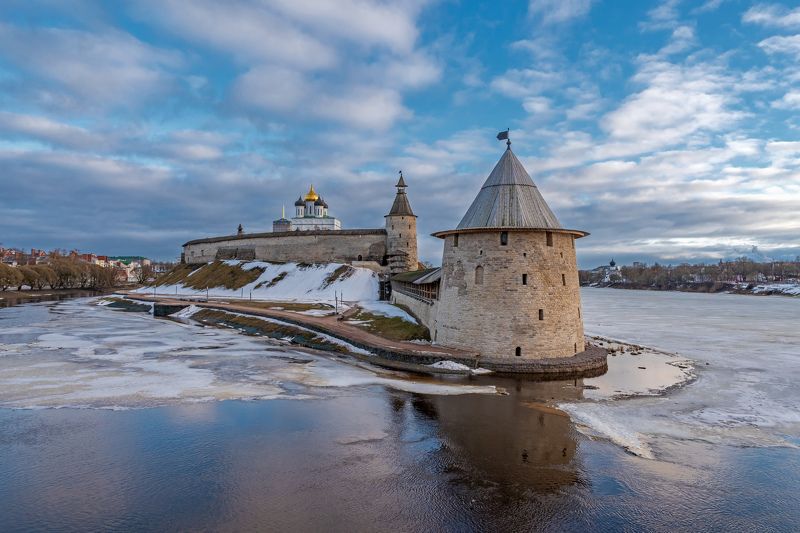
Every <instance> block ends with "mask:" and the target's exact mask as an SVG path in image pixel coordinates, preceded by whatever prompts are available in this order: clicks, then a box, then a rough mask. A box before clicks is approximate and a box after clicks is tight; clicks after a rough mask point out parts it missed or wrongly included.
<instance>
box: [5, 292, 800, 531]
mask: <svg viewBox="0 0 800 533" xmlns="http://www.w3.org/2000/svg"><path fill="white" fill-rule="evenodd" d="M94 302H95V300H93V299H85V298H82V299H75V300H67V301H61V302H40V303H32V304H26V305H20V306H15V307H9V308H5V309H0V429H2V432H0V529H1V530H3V531H29V530H41V529H47V530H67V531H69V530H82V531H85V530H98V531H99V530H102V531H122V530H126V531H127V530H137V531H165V530H166V531H170V530H198V529H211V530H229V531H234V530H238V531H241V530H253V529H259V530H278V531H308V530H311V531H314V530H320V531H321V530H325V531H381V530H387V529H389V530H395V531H420V530H441V531H465V530H511V531H530V530H549V531H554V530H555V531H587V530H590V531H608V530H629V531H643V530H644V531H660V530H675V529H691V530H694V531H731V530H736V531H790V530H795V529H797V527H798V524H800V511H799V509H800V454H799V453H798V448H797V446H798V445H800V439H799V438H798V435H800V421H799V420H798V413H800V391H799V390H798V387H797V385H796V378H797V377H798V376H799V375H800V328H798V318H799V317H800V299H791V298H783V297H754V296H735V295H703V294H688V293H665V292H643V291H624V290H614V289H586V290H584V292H583V304H584V310H585V312H584V316H585V320H586V329H587V332H588V333H591V334H596V335H602V336H605V337H610V338H615V339H621V340H627V341H631V342H634V343H639V344H643V345H649V346H653V347H657V348H659V349H662V350H665V351H668V352H675V353H677V354H680V356H681V357H682V358H686V359H689V360H690V361H692V366H693V367H694V371H693V372H694V373H695V374H696V379H694V381H692V382H691V383H689V384H687V385H685V386H682V387H678V388H675V389H674V390H670V391H669V392H667V393H666V394H664V395H660V396H647V397H634V398H625V399H619V398H617V399H609V398H606V399H591V394H588V393H589V392H591V389H587V388H584V387H586V385H588V384H590V383H596V382H593V381H592V380H577V381H566V382H560V381H553V382H545V383H533V382H529V381H525V380H520V379H512V378H499V377H494V376H481V377H470V378H463V377H458V378H450V379H444V378H440V379H434V378H418V377H413V376H408V375H405V374H402V373H395V372H386V371H381V370H378V369H374V368H371V367H370V366H369V365H363V364H356V363H355V362H353V361H350V360H347V359H346V358H345V359H342V358H337V357H335V356H332V355H326V354H315V353H308V352H302V351H298V350H295V349H294V348H293V347H291V346H278V345H275V344H274V343H269V342H267V341H266V340H264V339H260V338H254V337H246V336H243V335H241V334H239V333H237V332H235V331H230V330H224V329H214V328H201V327H197V326H196V325H193V324H190V323H180V322H175V321H169V320H161V319H153V318H152V317H149V316H147V315H145V314H142V313H126V312H122V311H115V310H111V309H108V308H105V307H103V306H98V305H95V304H94ZM706 363H708V364H706ZM643 372H644V371H643ZM498 391H499V392H502V393H503V394H498V393H497V392H498Z"/></svg>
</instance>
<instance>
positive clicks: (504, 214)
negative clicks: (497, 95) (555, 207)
mask: <svg viewBox="0 0 800 533" xmlns="http://www.w3.org/2000/svg"><path fill="white" fill-rule="evenodd" d="M507 144H508V147H507V149H506V151H505V153H503V156H502V157H501V158H500V160H499V161H498V162H497V164H496V165H495V167H494V170H492V172H491V174H489V177H488V178H487V179H486V181H485V183H484V184H483V187H481V190H480V191H479V192H478V195H477V196H476V197H475V200H474V201H473V202H472V205H470V207H469V209H468V210H467V212H466V214H465V215H464V217H463V218H462V219H461V222H460V223H459V224H458V226H456V228H455V229H452V230H447V231H441V232H438V233H434V236H435V237H439V238H441V239H443V240H444V252H443V256H442V274H441V275H442V277H441V289H440V294H439V304H438V310H437V314H436V322H435V324H434V326H433V328H432V329H433V331H432V332H431V333H432V336H433V338H434V341H435V342H437V343H440V344H443V345H447V346H454V347H461V348H466V349H471V350H478V351H480V353H481V355H483V356H486V357H492V358H509V359H510V360H515V359H517V358H522V359H541V358H554V357H568V356H572V355H575V354H576V353H578V352H582V351H583V350H584V338H583V321H582V319H581V304H580V288H579V284H578V268H577V260H576V254H575V239H578V238H580V237H584V236H586V235H587V233H585V232H583V231H578V230H571V229H564V228H563V227H562V226H561V224H560V223H559V221H558V219H557V218H556V216H555V214H554V213H553V211H552V210H551V209H550V207H549V206H548V205H547V203H546V202H545V200H544V198H543V197H542V195H541V193H540V192H539V189H538V187H537V186H536V184H535V183H534V182H533V180H532V179H531V177H530V175H529V174H528V172H527V171H526V170H525V168H524V167H523V165H522V163H521V162H520V161H519V159H517V157H516V156H515V155H514V152H513V151H512V150H511V143H510V141H509V142H508V143H507Z"/></svg>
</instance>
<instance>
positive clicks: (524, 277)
mask: <svg viewBox="0 0 800 533" xmlns="http://www.w3.org/2000/svg"><path fill="white" fill-rule="evenodd" d="M522 284H523V285H527V284H528V275H527V274H523V275H522Z"/></svg>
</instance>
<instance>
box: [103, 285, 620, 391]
mask: <svg viewBox="0 0 800 533" xmlns="http://www.w3.org/2000/svg"><path fill="white" fill-rule="evenodd" d="M119 294H123V295H124V296H126V297H127V298H130V299H132V300H139V301H144V302H149V303H153V304H154V306H159V305H161V306H166V307H168V308H175V311H177V310H178V308H179V307H188V306H190V305H195V306H196V307H200V308H205V309H216V310H219V311H228V312H234V313H244V314H247V315H251V316H256V317H265V318H270V319H274V320H281V321H284V322H287V323H289V324H291V325H294V326H299V327H304V328H309V329H311V330H313V331H316V332H317V333H321V334H324V335H330V336H332V337H335V338H338V339H340V340H342V341H345V342H348V343H350V344H352V345H353V346H356V347H357V348H360V349H363V350H368V351H371V352H373V353H374V354H375V355H374V356H369V357H367V359H368V360H370V361H372V362H374V363H375V364H377V365H381V364H384V365H385V366H387V367H389V368H394V369H401V368H398V363H400V364H401V366H402V367H403V368H402V369H403V370H410V369H411V367H413V366H417V367H420V368H419V369H418V371H422V372H426V373H437V372H436V371H437V370H438V369H436V368H435V367H431V366H429V365H434V364H436V363H440V362H442V361H452V362H455V363H458V364H461V365H464V366H466V367H468V368H469V369H471V370H473V369H477V368H483V369H487V370H492V371H494V372H497V373H498V374H513V375H527V376H529V377H531V378H537V379H569V378H580V377H595V376H598V375H602V374H603V373H605V372H606V371H607V370H608V362H607V352H606V350H605V349H603V348H600V347H599V346H593V345H591V344H588V345H587V348H586V349H585V350H584V351H583V352H580V353H578V354H576V355H574V356H570V357H559V358H551V359H530V360H526V361H520V362H510V361H508V360H504V359H503V358H497V357H494V358H493V357H484V356H481V355H480V354H478V353H476V352H468V351H465V350H460V349H456V348H448V347H444V346H438V345H420V344H414V343H411V342H405V341H392V340H389V339H386V338H384V337H380V336H378V335H374V334H372V333H369V332H367V331H364V330H362V329H360V328H356V327H355V326H351V325H348V324H343V323H342V322H341V321H337V319H336V318H335V317H314V316H308V315H300V314H298V313H292V312H290V311H283V310H276V309H263V308H253V307H250V306H247V305H245V304H242V303H235V304H233V303H227V302H216V303H214V302H208V301H205V302H203V301H193V300H184V299H177V298H163V297H158V296H155V297H153V296H149V295H146V294H135V293H131V292H120V293H119ZM154 310H155V309H154ZM155 314H158V313H155ZM365 357H366V356H365ZM438 373H442V372H438ZM448 373H468V371H464V372H461V371H456V372H453V371H452V370H448Z"/></svg>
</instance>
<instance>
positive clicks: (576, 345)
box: [575, 342, 578, 353]
mask: <svg viewBox="0 0 800 533" xmlns="http://www.w3.org/2000/svg"><path fill="white" fill-rule="evenodd" d="M575 353H578V343H577V342H576V343H575Z"/></svg>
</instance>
